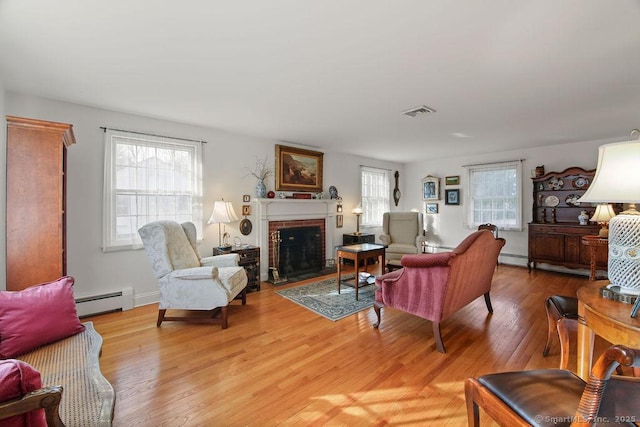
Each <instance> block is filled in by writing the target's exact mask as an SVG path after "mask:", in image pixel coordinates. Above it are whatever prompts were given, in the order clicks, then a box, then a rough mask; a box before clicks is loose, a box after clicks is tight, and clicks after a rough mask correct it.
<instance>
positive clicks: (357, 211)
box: [351, 204, 362, 215]
mask: <svg viewBox="0 0 640 427" xmlns="http://www.w3.org/2000/svg"><path fill="white" fill-rule="evenodd" d="M351 213H354V214H356V215H362V206H360V204H358V206H356V207H355V208H353V210H352V211H351Z"/></svg>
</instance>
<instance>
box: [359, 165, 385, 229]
mask: <svg viewBox="0 0 640 427" xmlns="http://www.w3.org/2000/svg"><path fill="white" fill-rule="evenodd" d="M389 180H390V174H389V171H388V170H387V169H380V168H374V167H370V166H361V167H360V198H361V203H362V220H361V226H362V227H363V228H374V227H382V214H384V213H385V212H389V210H390V208H391V185H390V183H389Z"/></svg>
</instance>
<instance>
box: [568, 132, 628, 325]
mask: <svg viewBox="0 0 640 427" xmlns="http://www.w3.org/2000/svg"><path fill="white" fill-rule="evenodd" d="M634 133H637V134H638V135H639V136H640V130H638V129H633V130H632V131H631V133H630V135H629V139H630V141H626V142H618V143H612V144H605V145H602V146H600V148H599V150H598V165H597V166H596V174H595V177H594V179H593V183H592V184H591V186H590V187H589V188H588V190H587V191H586V192H585V193H584V195H583V196H582V197H580V199H579V201H580V203H589V202H590V203H604V204H608V203H628V204H629V208H628V209H627V210H625V211H623V212H621V213H620V214H619V215H616V216H614V217H613V218H611V220H610V221H609V260H608V274H609V280H610V282H611V283H610V284H608V285H607V289H609V290H611V291H612V292H616V293H620V294H625V295H631V296H636V297H637V296H638V295H639V294H640V212H638V211H637V210H636V207H635V204H636V203H637V202H640V180H639V179H638V168H640V141H639V140H632V137H633V134H634ZM604 296H605V297H606V295H604ZM639 308H640V298H636V299H635V304H634V305H633V308H632V309H631V313H630V315H631V317H635V316H636V315H637V313H638V309H639Z"/></svg>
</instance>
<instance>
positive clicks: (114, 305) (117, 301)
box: [76, 288, 133, 317]
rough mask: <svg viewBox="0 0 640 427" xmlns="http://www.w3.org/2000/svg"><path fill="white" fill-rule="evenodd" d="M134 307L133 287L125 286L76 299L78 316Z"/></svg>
mask: <svg viewBox="0 0 640 427" xmlns="http://www.w3.org/2000/svg"><path fill="white" fill-rule="evenodd" d="M132 308H133V288H123V289H122V290H120V291H116V292H110V293H106V294H101V295H93V296H89V297H84V298H77V299H76V310H77V311H78V317H87V316H93V315H95V314H103V313H109V312H112V311H123V310H131V309H132Z"/></svg>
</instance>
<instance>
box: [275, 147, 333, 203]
mask: <svg viewBox="0 0 640 427" xmlns="http://www.w3.org/2000/svg"><path fill="white" fill-rule="evenodd" d="M323 156H324V153H321V152H319V151H311V150H305V149H302V148H296V147H286V146H284V145H278V144H276V191H308V192H312V193H319V192H321V191H322V166H323V164H322V158H323Z"/></svg>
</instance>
